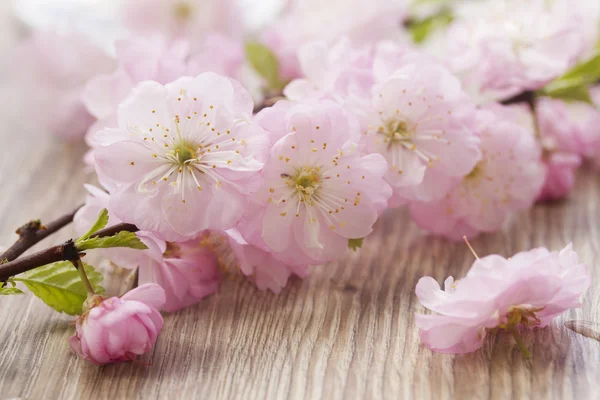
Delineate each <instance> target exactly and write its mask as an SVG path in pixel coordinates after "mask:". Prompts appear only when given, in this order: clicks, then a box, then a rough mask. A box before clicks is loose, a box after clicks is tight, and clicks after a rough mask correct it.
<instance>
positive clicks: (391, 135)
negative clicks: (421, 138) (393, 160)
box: [378, 120, 413, 146]
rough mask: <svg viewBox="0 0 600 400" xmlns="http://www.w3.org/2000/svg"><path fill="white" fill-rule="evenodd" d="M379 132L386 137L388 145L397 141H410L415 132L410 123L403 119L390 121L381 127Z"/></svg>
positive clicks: (385, 140) (385, 141)
mask: <svg viewBox="0 0 600 400" xmlns="http://www.w3.org/2000/svg"><path fill="white" fill-rule="evenodd" d="M378 133H380V134H382V135H383V136H384V137H385V138H384V139H383V141H384V143H387V145H388V146H391V145H392V144H394V143H397V142H402V141H410V140H411V138H412V134H413V133H412V131H411V130H410V129H409V127H408V124H407V123H406V122H405V121H401V120H398V121H393V120H392V121H390V122H388V123H387V124H386V126H385V127H380V128H379V131H378Z"/></svg>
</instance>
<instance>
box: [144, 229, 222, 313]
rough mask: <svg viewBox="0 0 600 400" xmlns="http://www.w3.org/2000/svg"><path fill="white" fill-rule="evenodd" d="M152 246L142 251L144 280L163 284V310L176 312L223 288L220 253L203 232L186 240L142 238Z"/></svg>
mask: <svg viewBox="0 0 600 400" xmlns="http://www.w3.org/2000/svg"><path fill="white" fill-rule="evenodd" d="M142 241H143V242H144V243H145V244H146V245H147V246H148V250H145V251H143V252H138V254H139V257H138V260H139V261H138V265H139V268H140V275H139V279H140V283H147V282H154V283H157V284H159V285H160V286H161V287H162V288H163V289H164V290H165V294H166V301H165V304H164V305H163V306H162V307H161V310H163V311H168V312H174V311H178V310H181V309H183V308H186V307H189V306H191V305H194V304H196V303H198V302H199V301H200V300H202V299H203V298H205V297H206V296H208V295H210V294H213V293H215V292H216V291H217V289H218V288H219V282H220V274H219V267H218V261H217V256H216V255H215V254H214V252H213V251H212V250H211V249H210V248H209V247H207V246H205V245H203V243H202V236H201V237H199V238H197V239H193V240H189V241H187V242H183V243H170V242H168V243H165V242H162V241H156V240H151V238H150V239H147V238H142Z"/></svg>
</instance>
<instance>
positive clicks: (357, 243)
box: [348, 238, 365, 251]
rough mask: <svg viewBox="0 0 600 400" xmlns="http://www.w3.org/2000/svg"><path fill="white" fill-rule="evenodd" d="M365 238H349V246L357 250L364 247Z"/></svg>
mask: <svg viewBox="0 0 600 400" xmlns="http://www.w3.org/2000/svg"><path fill="white" fill-rule="evenodd" d="M364 240H365V238H360V239H348V248H349V249H351V250H354V251H356V250H358V249H360V248H361V247H362V245H363V242H364Z"/></svg>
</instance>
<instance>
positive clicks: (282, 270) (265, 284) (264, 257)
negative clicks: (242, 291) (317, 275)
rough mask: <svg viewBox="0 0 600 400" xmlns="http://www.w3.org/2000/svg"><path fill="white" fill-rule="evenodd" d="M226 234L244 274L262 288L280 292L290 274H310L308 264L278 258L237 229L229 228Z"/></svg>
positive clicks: (304, 276)
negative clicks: (250, 242)
mask: <svg viewBox="0 0 600 400" xmlns="http://www.w3.org/2000/svg"><path fill="white" fill-rule="evenodd" d="M226 235H227V238H228V239H229V245H230V246H231V249H232V251H233V253H234V255H235V257H236V260H237V266H238V267H239V269H240V270H241V271H242V273H243V274H244V275H246V276H249V277H251V278H252V280H253V281H254V283H255V284H256V286H257V287H258V288H259V289H260V290H266V289H269V290H271V291H272V292H273V293H280V292H281V289H283V288H284V287H285V286H286V285H287V281H288V279H289V278H290V276H292V275H296V276H298V277H300V278H306V277H307V276H308V266H307V265H292V264H287V263H284V262H282V261H279V260H277V259H276V258H275V257H273V255H272V254H271V253H270V252H269V251H266V250H264V249H261V248H259V247H258V246H254V245H251V244H249V243H248V242H246V240H245V239H244V238H243V237H242V235H241V234H240V233H239V232H238V231H237V230H236V229H230V230H228V231H227V232H226Z"/></svg>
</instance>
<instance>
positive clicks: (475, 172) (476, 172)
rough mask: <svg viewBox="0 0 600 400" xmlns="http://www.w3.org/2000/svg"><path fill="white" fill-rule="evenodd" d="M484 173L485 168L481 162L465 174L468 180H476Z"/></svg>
mask: <svg viewBox="0 0 600 400" xmlns="http://www.w3.org/2000/svg"><path fill="white" fill-rule="evenodd" d="M482 174H483V168H482V167H481V163H478V164H477V165H475V167H474V168H473V169H472V170H471V172H469V174H468V175H467V176H465V179H466V180H469V181H474V180H476V179H479V177H480V176H481V175H482Z"/></svg>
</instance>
